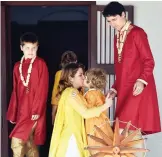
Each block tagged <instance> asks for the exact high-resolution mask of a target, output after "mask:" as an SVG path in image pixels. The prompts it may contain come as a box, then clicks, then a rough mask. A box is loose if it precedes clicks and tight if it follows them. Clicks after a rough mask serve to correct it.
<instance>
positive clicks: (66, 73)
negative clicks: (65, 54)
mask: <svg viewBox="0 0 162 157" xmlns="http://www.w3.org/2000/svg"><path fill="white" fill-rule="evenodd" d="M79 68H82V69H83V71H84V65H83V64H79V63H70V64H68V65H67V66H65V67H64V68H63V70H62V75H61V79H60V81H59V85H58V93H57V95H56V97H57V99H59V98H60V96H61V94H62V92H63V91H64V90H65V89H66V88H67V87H72V84H71V82H70V80H69V78H70V77H72V78H73V77H74V76H75V74H76V73H77V71H78V69H79Z"/></svg>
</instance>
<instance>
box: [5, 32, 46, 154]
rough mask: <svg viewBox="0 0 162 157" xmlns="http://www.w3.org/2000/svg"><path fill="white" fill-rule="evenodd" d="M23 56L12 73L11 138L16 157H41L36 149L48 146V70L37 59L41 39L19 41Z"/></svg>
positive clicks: (26, 36)
mask: <svg viewBox="0 0 162 157" xmlns="http://www.w3.org/2000/svg"><path fill="white" fill-rule="evenodd" d="M20 42H21V43H20V44H21V45H20V47H21V50H22V51H23V53H24V56H23V57H22V59H21V61H19V62H17V63H16V64H15V66H14V70H13V91H12V95H11V99H10V104H9V108H8V112H7V120H9V121H10V122H11V123H13V124H16V125H15V127H14V129H13V131H12V132H11V134H10V138H12V141H11V147H12V150H13V156H14V157H24V156H25V154H26V156H27V157H39V154H38V150H37V147H36V145H42V144H44V142H45V135H46V101H47V95H48V69H47V66H46V63H45V62H44V60H43V59H41V58H39V57H37V56H36V55H37V49H38V39H37V37H36V35H35V34H33V33H25V34H24V35H22V37H21V38H20Z"/></svg>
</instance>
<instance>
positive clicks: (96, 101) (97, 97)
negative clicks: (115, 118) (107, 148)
mask: <svg viewBox="0 0 162 157" xmlns="http://www.w3.org/2000/svg"><path fill="white" fill-rule="evenodd" d="M84 98H85V99H86V102H87V108H93V107H97V106H101V105H103V104H104V103H105V96H104V94H103V93H102V92H101V91H100V90H97V89H89V90H88V91H87V92H86V93H85V94H84ZM107 111H108V110H106V111H104V112H102V113H101V114H100V116H99V117H93V118H89V119H86V120H85V129H86V134H91V135H94V136H96V137H99V138H102V137H101V136H100V135H99V134H98V133H97V132H96V131H95V130H94V125H96V126H98V127H100V129H101V130H102V131H103V132H104V133H105V134H106V135H108V136H110V137H111V138H113V131H112V128H111V126H110V123H109V118H108V112H107ZM87 142H88V145H89V146H102V144H100V143H99V142H96V141H94V140H93V139H91V138H90V137H88V138H87ZM96 152H97V151H91V153H93V154H94V153H96Z"/></svg>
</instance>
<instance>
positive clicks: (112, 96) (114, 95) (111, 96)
mask: <svg viewBox="0 0 162 157" xmlns="http://www.w3.org/2000/svg"><path fill="white" fill-rule="evenodd" d="M107 97H108V98H112V99H114V98H115V97H116V93H115V92H114V91H112V90H109V91H108V93H107Z"/></svg>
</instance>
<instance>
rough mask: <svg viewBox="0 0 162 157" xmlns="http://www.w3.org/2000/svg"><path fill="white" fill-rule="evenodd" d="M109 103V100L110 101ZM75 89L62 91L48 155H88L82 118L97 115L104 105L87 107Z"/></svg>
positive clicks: (58, 156)
mask: <svg viewBox="0 0 162 157" xmlns="http://www.w3.org/2000/svg"><path fill="white" fill-rule="evenodd" d="M110 103H111V102H110ZM84 104H86V101H85V99H84V97H83V96H82V95H81V94H80V93H79V91H78V90H77V89H74V88H67V89H65V90H64V92H63V93H62V95H61V97H60V100H59V103H58V110H57V114H56V120H55V124H54V129H53V133H52V138H51V144H50V150H49V157H88V156H89V152H88V151H87V150H85V149H84V147H86V146H87V140H86V133H85V127H84V118H91V117H95V116H99V115H100V113H101V112H102V111H103V108H104V107H96V108H92V109H87V108H86V106H85V105H84Z"/></svg>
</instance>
